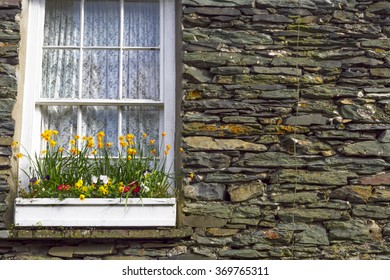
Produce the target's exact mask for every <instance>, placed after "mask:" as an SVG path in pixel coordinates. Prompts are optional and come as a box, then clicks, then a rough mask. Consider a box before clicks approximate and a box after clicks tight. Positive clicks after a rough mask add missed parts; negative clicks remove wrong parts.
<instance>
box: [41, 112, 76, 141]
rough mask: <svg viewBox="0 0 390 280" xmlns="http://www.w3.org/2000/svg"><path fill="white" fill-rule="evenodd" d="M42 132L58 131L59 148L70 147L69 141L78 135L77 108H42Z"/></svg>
mask: <svg viewBox="0 0 390 280" xmlns="http://www.w3.org/2000/svg"><path fill="white" fill-rule="evenodd" d="M41 113H42V131H44V130H45V129H52V130H57V131H58V138H57V145H58V147H64V148H68V147H69V140H70V139H71V138H72V137H74V136H75V135H76V134H77V127H76V126H77V125H76V123H77V108H76V107H71V106H48V107H45V106H42V110H41Z"/></svg>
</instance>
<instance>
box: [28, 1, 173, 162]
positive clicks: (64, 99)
mask: <svg viewBox="0 0 390 280" xmlns="http://www.w3.org/2000/svg"><path fill="white" fill-rule="evenodd" d="M28 16H29V19H28V34H27V37H28V38H27V61H26V62H27V65H26V78H25V89H24V95H23V119H22V143H23V145H24V147H25V148H26V149H27V150H28V151H29V152H30V153H32V152H34V151H38V150H39V149H40V147H39V143H38V142H39V141H34V140H35V139H37V138H36V137H38V135H39V133H40V132H41V131H42V130H44V129H56V130H58V131H60V132H61V134H62V135H64V136H65V137H64V138H62V139H61V138H60V139H59V141H58V142H59V143H58V144H60V145H67V143H68V141H69V136H74V135H76V134H77V135H95V134H96V133H97V132H98V131H100V130H104V131H105V134H106V140H107V141H110V142H114V143H115V142H116V141H117V139H118V136H119V135H123V134H126V133H133V134H134V135H140V134H141V133H147V134H148V135H150V137H151V138H153V139H156V140H159V136H160V135H161V133H162V132H163V131H165V132H166V133H167V136H166V137H165V139H164V140H165V142H166V143H169V144H173V142H174V126H175V105H174V104H175V97H174V96H175V60H174V55H175V50H174V0H160V1H159V0H142V1H141V0H30V1H29V15H28ZM168 161H171V162H172V161H173V159H172V155H170V158H168ZM168 166H169V164H168ZM22 168H23V166H22Z"/></svg>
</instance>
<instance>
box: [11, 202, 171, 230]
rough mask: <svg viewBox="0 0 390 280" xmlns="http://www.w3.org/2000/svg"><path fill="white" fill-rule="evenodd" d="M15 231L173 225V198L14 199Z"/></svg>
mask: <svg viewBox="0 0 390 280" xmlns="http://www.w3.org/2000/svg"><path fill="white" fill-rule="evenodd" d="M15 225H16V226H17V227H40V226H46V227H57V226H58V227H157V226H175V225H176V199H175V198H142V199H140V198H129V199H128V200H127V201H126V199H120V198H116V199H105V198H86V199H84V200H83V201H81V200H80V199H77V198H66V199H64V200H59V199H51V198H17V199H16V200H15Z"/></svg>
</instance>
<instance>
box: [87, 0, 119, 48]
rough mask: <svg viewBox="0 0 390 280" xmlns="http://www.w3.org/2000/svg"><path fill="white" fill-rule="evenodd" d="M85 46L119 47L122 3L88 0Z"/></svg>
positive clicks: (111, 0)
mask: <svg viewBox="0 0 390 280" xmlns="http://www.w3.org/2000/svg"><path fill="white" fill-rule="evenodd" d="M84 7H85V8H84V45H85V46H119V26H120V23H119V21H120V1H119V0H86V1H85V6H84Z"/></svg>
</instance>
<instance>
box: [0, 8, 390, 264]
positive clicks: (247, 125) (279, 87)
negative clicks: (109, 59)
mask: <svg viewBox="0 0 390 280" xmlns="http://www.w3.org/2000/svg"><path fill="white" fill-rule="evenodd" d="M18 4H19V3H18V1H16V0H12V1H11V0H6V1H2V3H1V4H0V7H1V8H0V45H1V48H0V227H5V222H4V217H3V216H4V215H3V213H5V211H8V210H7V209H8V208H9V204H7V203H6V201H7V197H8V193H9V191H10V189H12V188H13V187H14V186H10V185H9V176H10V170H9V169H10V165H12V162H11V161H10V149H9V146H10V144H11V142H12V137H13V134H14V129H15V128H14V123H13V120H12V117H11V112H12V106H13V105H14V102H15V96H16V93H17V91H16V82H17V80H16V75H15V67H16V65H17V51H18V50H17V48H18V42H19V31H18V28H19V27H18V24H17V23H16V21H15V15H16V14H17V13H18V12H19V10H18V9H19V5H18ZM181 4H182V13H181V24H180V27H179V28H182V30H179V32H181V31H182V41H183V42H182V44H178V46H179V48H182V56H181V55H180V56H179V57H180V58H181V57H182V61H179V63H180V62H182V69H183V77H179V79H180V78H182V80H181V81H179V83H178V84H182V85H183V88H182V89H183V90H182V96H180V97H178V98H177V100H182V102H181V104H180V106H181V112H179V114H178V116H181V121H182V124H183V126H182V127H183V129H182V131H180V130H177V131H176V133H177V134H178V135H179V137H180V136H181V140H182V141H181V142H182V148H183V150H184V152H183V155H182V157H181V165H182V174H183V176H185V177H186V178H184V180H183V181H184V182H183V186H182V188H181V190H182V199H181V201H180V203H179V204H180V208H179V213H178V220H179V225H178V229H147V230H141V229H140V230H124V229H123V230H122V229H118V230H100V229H73V230H70V229H63V230H62V229H55V230H53V229H37V230H35V231H31V230H22V229H16V230H15V229H12V228H10V229H8V230H2V231H0V259H47V258H62V259H69V258H75V259H91V258H94V259H123V260H133V259H143V260H145V259H390V244H389V242H390V212H389V209H390V208H389V203H390V178H389V174H390V171H389V170H390V165H389V158H390V146H389V143H390V136H389V131H390V85H389V78H390V66H389V65H390V39H389V36H390V23H389V15H390V6H389V2H388V1H380V0H375V1H373V0H337V1H323V0H301V1H295V0H294V1H292V0H278V1H276V0H229V1H222V0H182V1H181ZM298 31H299V33H298ZM298 39H299V40H298ZM297 46H298V47H297ZM298 83H299V84H298ZM191 173H193V174H195V176H191V178H190V177H188V178H187V175H188V174H191ZM85 240H87V242H86V241H85Z"/></svg>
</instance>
